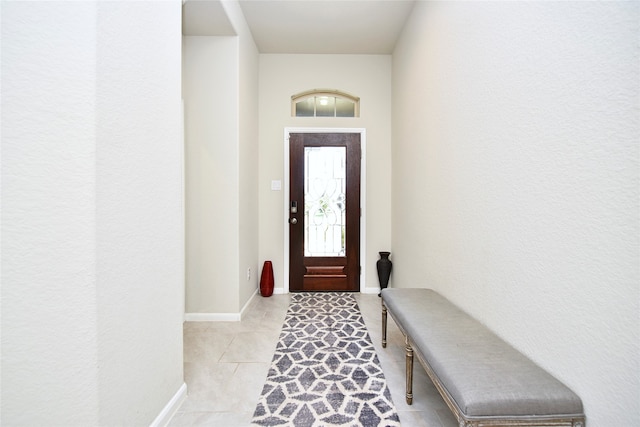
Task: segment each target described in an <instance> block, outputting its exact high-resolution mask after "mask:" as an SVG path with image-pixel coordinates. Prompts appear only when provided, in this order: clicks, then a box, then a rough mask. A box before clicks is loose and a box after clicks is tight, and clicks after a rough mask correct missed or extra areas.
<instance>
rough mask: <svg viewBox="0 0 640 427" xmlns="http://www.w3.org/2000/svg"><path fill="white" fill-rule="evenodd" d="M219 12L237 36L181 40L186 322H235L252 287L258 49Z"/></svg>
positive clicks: (235, 10) (243, 28) (233, 6)
mask: <svg viewBox="0 0 640 427" xmlns="http://www.w3.org/2000/svg"><path fill="white" fill-rule="evenodd" d="M223 7H224V9H225V12H226V13H227V15H228V17H229V20H230V22H231V23H232V25H233V27H234V29H235V31H236V33H237V36H189V37H184V41H183V46H184V56H183V70H184V81H183V89H184V101H185V128H186V153H187V166H186V170H187V183H186V185H187V286H186V288H187V290H186V297H187V304H186V312H187V313H188V316H187V318H188V319H189V320H196V319H200V320H234V319H236V320H237V319H238V318H239V315H240V312H241V310H242V309H243V307H244V306H245V305H246V303H247V302H248V301H249V299H250V298H251V297H252V296H253V295H254V294H255V293H256V290H257V287H258V274H259V272H258V195H257V174H258V172H257V171H258V157H257V156H258V148H257V147H258V136H257V134H258V104H257V101H256V98H257V93H258V51H257V48H256V46H255V44H254V42H253V38H252V37H251V33H250V32H249V29H248V27H247V24H246V22H245V20H244V16H243V15H242V12H241V10H240V6H239V5H238V3H237V2H224V3H223ZM248 269H250V271H251V277H250V278H249V279H247V270H248Z"/></svg>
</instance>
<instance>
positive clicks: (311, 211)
mask: <svg viewBox="0 0 640 427" xmlns="http://www.w3.org/2000/svg"><path fill="white" fill-rule="evenodd" d="M346 155H347V149H346V147H305V148H304V170H305V176H304V227H305V228H304V255H305V256H308V257H315V256H325V257H326V256H344V254H345V243H346V242H345V229H346V198H345V194H346V181H347V180H346V167H345V166H346Z"/></svg>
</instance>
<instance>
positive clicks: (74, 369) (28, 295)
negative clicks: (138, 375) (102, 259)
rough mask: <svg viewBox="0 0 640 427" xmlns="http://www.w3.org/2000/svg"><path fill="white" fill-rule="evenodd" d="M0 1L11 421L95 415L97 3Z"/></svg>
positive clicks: (86, 419)
mask: <svg viewBox="0 0 640 427" xmlns="http://www.w3.org/2000/svg"><path fill="white" fill-rule="evenodd" d="M0 7H1V9H0V13H1V14H2V322H1V324H2V358H1V359H2V381H1V387H2V411H1V416H2V418H1V419H0V424H2V425H46V424H50V423H51V422H54V421H56V422H58V423H60V424H67V425H95V424H97V422H98V413H97V409H98V395H97V373H96V371H95V367H96V364H97V359H98V355H97V348H96V343H97V336H96V322H97V301H96V271H95V245H96V230H95V228H96V226H95V201H96V194H95V110H96V105H95V104H96V100H95V85H96V52H95V45H96V37H95V20H96V6H95V4H92V3H83V4H76V5H75V6H74V7H72V6H70V5H69V4H67V5H61V4H60V3H55V2H2V5H1V6H0ZM78 35H82V37H78ZM35 408H37V410H34V409H35Z"/></svg>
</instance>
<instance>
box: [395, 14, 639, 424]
mask: <svg viewBox="0 0 640 427" xmlns="http://www.w3.org/2000/svg"><path fill="white" fill-rule="evenodd" d="M639 22H640V12H639V4H638V3H632V2H610V3H584V2H579V3H565V2H557V3H556V2H541V3H540V2H538V3H535V2H534V3H491V2H472V3H469V2H465V3H450V2H449V3H447V2H420V3H418V4H417V6H416V8H415V10H414V12H413V14H412V17H411V19H410V21H409V23H408V26H407V27H406V28H405V31H404V33H403V36H402V39H401V41H400V43H399V45H398V46H397V48H396V50H395V52H394V57H393V94H394V101H393V120H394V121H393V123H394V134H393V196H394V197H393V201H394V203H393V206H394V208H393V246H392V251H393V252H394V253H395V255H396V256H395V259H394V273H393V274H394V284H395V286H398V287H412V286H422V287H431V288H434V289H437V290H438V291H440V292H442V293H443V294H444V295H446V296H447V297H448V298H450V299H451V300H453V301H454V302H455V303H457V304H459V305H460V306H461V307H462V308H464V309H465V310H467V311H468V312H469V313H471V314H472V315H473V316H475V317H476V318H478V319H479V320H481V321H482V322H484V323H485V324H487V325H488V326H489V327H490V328H491V329H493V330H494V331H496V332H497V333H498V334H499V335H501V336H502V337H504V338H505V339H506V340H507V341H508V342H510V343H512V344H513V345H514V346H516V347H517V348H519V349H520V350H521V351H523V352H524V353H526V354H527V355H529V356H530V357H531V358H532V359H534V360H535V361H536V362H538V363H539V364H540V365H542V366H543V367H545V368H546V369H548V370H549V371H550V372H552V373H553V374H554V375H556V376H557V377H558V378H560V379H561V380H562V381H564V382H565V383H566V384H567V385H568V386H569V387H571V388H572V389H574V390H575V391H576V392H577V393H578V394H579V395H580V396H581V398H582V400H583V402H584V404H585V409H586V414H587V419H588V421H587V422H588V424H589V425H591V426H613V425H616V426H631V425H638V424H640V410H639V406H638V405H639V399H638V396H639V395H640V385H639V377H638V366H639V363H640V359H639V358H640V351H639V347H638V345H639V342H640V339H639V332H640V323H639V318H638V313H639V300H640V294H639V284H640V274H639V259H640V251H639V246H640V245H639V239H640V237H639V236H640V230H639V225H640V218H639V210H638V201H639V182H638V176H639V170H640V169H639V166H638V161H639V145H638V136H639V131H640V126H639V120H640V114H639V113H640V111H639V105H640V102H639V101H640V93H639V85H638V70H639V69H640V67H639V66H640V54H639V48H638V36H639V34H640V25H639Z"/></svg>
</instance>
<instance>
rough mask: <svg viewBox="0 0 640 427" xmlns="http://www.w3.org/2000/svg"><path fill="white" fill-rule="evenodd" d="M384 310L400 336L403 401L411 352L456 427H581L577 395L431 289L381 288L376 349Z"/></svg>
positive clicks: (409, 391)
mask: <svg viewBox="0 0 640 427" xmlns="http://www.w3.org/2000/svg"><path fill="white" fill-rule="evenodd" d="M387 313H389V314H390V315H391V317H392V318H393V319H394V321H395V323H396V324H397V325H398V327H399V328H400V330H401V331H402V333H403V334H404V336H405V343H406V363H407V366H406V377H407V378H406V381H407V382H406V386H407V393H406V399H407V403H408V404H411V403H412V401H413V355H414V353H415V354H416V355H417V356H418V360H419V361H420V363H421V364H422V365H423V367H424V368H425V370H426V371H427V374H428V375H429V377H430V378H431V380H432V381H433V383H434V385H435V386H436V388H437V389H438V391H439V392H440V394H441V395H442V397H443V399H444V400H445V402H446V403H447V405H448V406H449V408H450V409H451V411H452V412H453V413H454V415H455V416H456V418H457V420H458V422H459V424H460V426H461V427H481V426H482V427H485V426H571V427H584V426H585V415H584V410H583V407H582V401H581V400H580V397H578V396H577V395H576V394H575V393H574V392H573V391H571V390H570V389H569V388H567V387H566V386H565V385H564V384H562V383H561V382H560V381H558V380H557V379H555V378H554V377H553V376H551V375H550V374H549V373H547V372H546V371H545V370H543V369H542V368H540V367H539V366H538V365H536V364H535V363H534V362H532V361H531V360H530V359H528V358H527V357H525V356H524V355H523V354H522V353H520V352H518V351H517V350H516V349H514V348H513V347H511V346H510V345H509V344H507V343H506V342H504V341H503V340H501V339H500V338H499V337H498V336H497V335H495V334H494V333H492V332H491V331H490V330H489V329H487V328H486V327H485V326H483V325H482V324H480V323H479V322H478V321H476V320H474V319H473V318H472V317H471V316H469V315H467V314H466V313H464V312H463V311H462V310H460V309H459V308H457V307H456V306H454V305H453V304H452V303H451V302H449V301H448V300H447V299H445V298H444V297H442V296H441V295H439V294H438V293H436V292H435V291H433V290H430V289H395V288H394V289H389V288H387V289H384V290H383V291H382V346H383V347H386V345H387Z"/></svg>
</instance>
